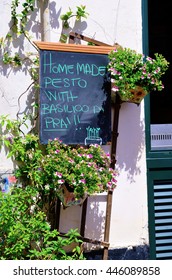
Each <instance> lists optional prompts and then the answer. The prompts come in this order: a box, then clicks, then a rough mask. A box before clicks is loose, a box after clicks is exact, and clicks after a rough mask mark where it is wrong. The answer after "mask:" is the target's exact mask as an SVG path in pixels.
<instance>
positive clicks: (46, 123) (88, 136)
mask: <svg viewBox="0 0 172 280" xmlns="http://www.w3.org/2000/svg"><path fill="white" fill-rule="evenodd" d="M34 43H35V45H36V46H37V47H38V48H39V49H40V141H41V143H43V144H47V143H48V140H49V139H54V138H59V139H60V140H62V142H64V143H66V144H74V145H75V144H82V145H89V144H100V145H106V144H107V143H109V142H111V83H110V73H108V72H107V67H106V66H107V64H108V61H109V60H108V53H109V52H110V51H111V50H113V49H114V47H112V46H92V45H75V44H62V43H52V42H51V43H50V42H34Z"/></svg>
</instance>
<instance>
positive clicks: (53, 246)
mask: <svg viewBox="0 0 172 280" xmlns="http://www.w3.org/2000/svg"><path fill="white" fill-rule="evenodd" d="M71 244H75V247H74V249H73V251H72V252H70V253H66V249H65V248H66V246H69V245H71ZM0 259H1V260H29V259H30V260H73V259H78V260H82V259H84V257H83V254H82V240H81V239H80V235H79V233H78V231H77V230H74V229H71V230H70V231H69V232H68V233H67V234H66V235H65V236H63V237H62V236H60V234H59V232H58V231H57V230H51V226H50V224H49V223H48V222H47V218H46V214H45V213H44V212H43V211H42V209H41V206H40V196H39V192H37V190H36V189H35V188H34V187H32V186H27V187H25V189H23V188H20V187H15V188H12V189H11V192H10V193H2V192H0Z"/></svg>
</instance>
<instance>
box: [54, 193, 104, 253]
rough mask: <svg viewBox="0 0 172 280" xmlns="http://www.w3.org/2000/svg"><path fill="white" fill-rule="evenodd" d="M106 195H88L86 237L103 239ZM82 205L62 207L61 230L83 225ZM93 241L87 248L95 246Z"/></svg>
mask: <svg viewBox="0 0 172 280" xmlns="http://www.w3.org/2000/svg"><path fill="white" fill-rule="evenodd" d="M105 204H106V195H104V194H102V195H93V196H90V197H88V202H87V214H86V223H85V235H84V237H86V238H89V239H92V240H103V233H104V227H105V215H106V213H105V211H104V210H102V209H105V207H104V205H105ZM81 212H82V206H79V205H77V206H70V207H67V208H66V209H63V208H61V212H60V228H59V230H60V232H67V231H68V230H69V229H70V228H78V229H80V226H81ZM93 246H94V245H93V244H92V243H87V244H86V247H87V249H89V248H91V247H93Z"/></svg>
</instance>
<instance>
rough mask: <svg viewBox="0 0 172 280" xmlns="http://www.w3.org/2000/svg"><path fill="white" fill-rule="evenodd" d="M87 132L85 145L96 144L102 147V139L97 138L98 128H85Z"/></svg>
mask: <svg viewBox="0 0 172 280" xmlns="http://www.w3.org/2000/svg"><path fill="white" fill-rule="evenodd" d="M86 130H87V137H86V138H85V141H84V142H85V145H90V144H98V145H102V138H101V137H99V131H100V128H99V127H90V126H88V127H87V128H86Z"/></svg>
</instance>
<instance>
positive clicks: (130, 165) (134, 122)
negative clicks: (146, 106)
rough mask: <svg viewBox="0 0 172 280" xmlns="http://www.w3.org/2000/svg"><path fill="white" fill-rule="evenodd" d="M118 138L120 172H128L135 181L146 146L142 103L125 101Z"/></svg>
mask: <svg viewBox="0 0 172 280" xmlns="http://www.w3.org/2000/svg"><path fill="white" fill-rule="evenodd" d="M118 132H119V135H118V139H117V163H116V169H117V170H118V171H119V174H120V172H121V171H122V170H124V171H125V172H127V179H128V180H129V181H130V182H131V183H132V182H135V180H134V176H136V175H140V174H141V171H142V166H141V163H139V161H140V159H141V157H142V154H143V152H144V148H145V129H144V120H141V105H139V106H137V105H135V104H129V103H123V104H122V105H121V109H120V113H119V126H118Z"/></svg>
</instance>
